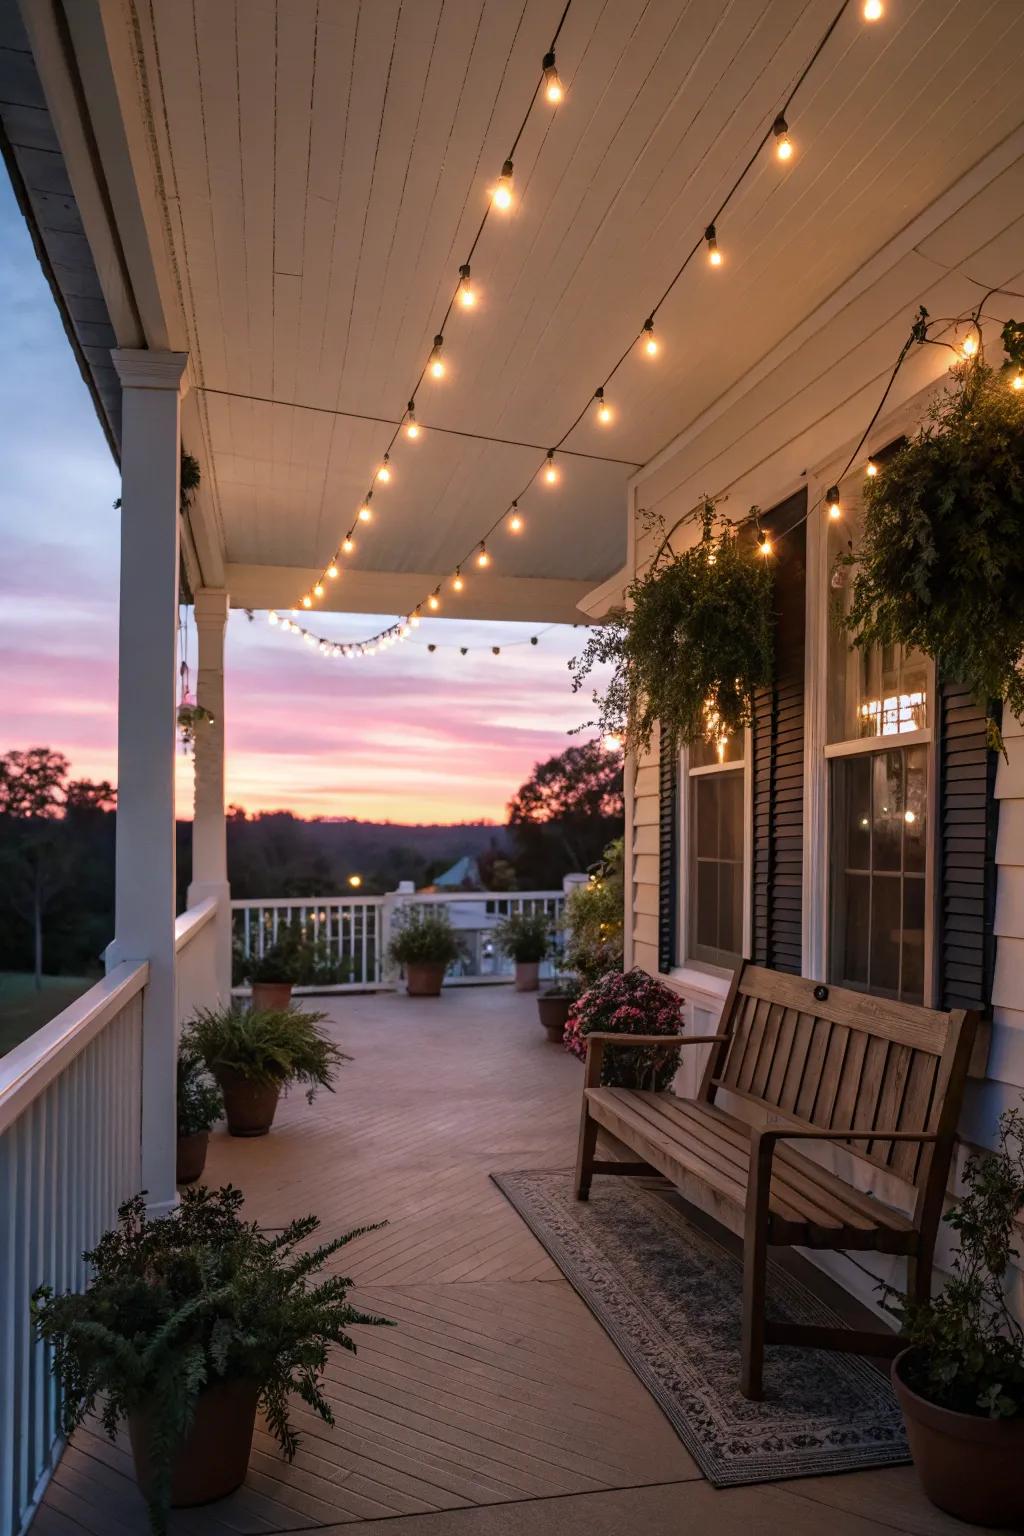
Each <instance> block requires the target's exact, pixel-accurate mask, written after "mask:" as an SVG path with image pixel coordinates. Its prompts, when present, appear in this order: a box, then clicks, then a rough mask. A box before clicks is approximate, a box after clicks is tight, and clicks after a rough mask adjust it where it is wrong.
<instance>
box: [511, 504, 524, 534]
mask: <svg viewBox="0 0 1024 1536" xmlns="http://www.w3.org/2000/svg"><path fill="white" fill-rule="evenodd" d="M508 526H509V531H510V532H512V533H522V531H523V519H522V517H521V516H520V513H519V503H518V502H517V501H514V502H513V503H512V516H511V517H510V518H509V520H508Z"/></svg>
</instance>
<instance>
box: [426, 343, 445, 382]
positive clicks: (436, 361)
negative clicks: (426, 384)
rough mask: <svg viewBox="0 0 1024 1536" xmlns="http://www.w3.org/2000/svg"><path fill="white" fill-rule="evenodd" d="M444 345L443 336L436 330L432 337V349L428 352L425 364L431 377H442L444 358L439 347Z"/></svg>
mask: <svg viewBox="0 0 1024 1536" xmlns="http://www.w3.org/2000/svg"><path fill="white" fill-rule="evenodd" d="M443 346H444V337H443V336H442V335H441V334H440V332H438V334H437V335H436V336H435V337H434V349H433V351H432V352H431V354H430V358H429V360H428V364H427V366H428V367H429V369H430V374H431V377H432V378H435V379H443V378H444V358H443V357H442V356H441V348H442V347H443Z"/></svg>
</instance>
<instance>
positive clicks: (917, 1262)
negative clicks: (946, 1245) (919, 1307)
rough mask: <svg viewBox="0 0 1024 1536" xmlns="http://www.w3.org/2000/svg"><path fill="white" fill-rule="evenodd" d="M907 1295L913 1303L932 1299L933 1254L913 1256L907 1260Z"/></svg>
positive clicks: (923, 1253) (925, 1253)
mask: <svg viewBox="0 0 1024 1536" xmlns="http://www.w3.org/2000/svg"><path fill="white" fill-rule="evenodd" d="M907 1295H908V1296H909V1297H910V1298H911V1300H912V1301H918V1302H925V1301H931V1299H932V1253H931V1250H930V1249H929V1250H928V1251H927V1252H922V1253H919V1254H911V1256H910V1258H908V1260H907Z"/></svg>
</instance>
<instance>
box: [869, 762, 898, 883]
mask: <svg viewBox="0 0 1024 1536" xmlns="http://www.w3.org/2000/svg"><path fill="white" fill-rule="evenodd" d="M871 766H872V770H873V771H872V785H871V821H872V826H871V831H872V846H873V858H872V865H873V867H874V868H875V869H899V867H900V860H901V857H902V847H903V753H902V752H875V753H874V754H873V756H872V760H871Z"/></svg>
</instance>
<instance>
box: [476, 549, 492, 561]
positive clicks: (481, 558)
mask: <svg viewBox="0 0 1024 1536" xmlns="http://www.w3.org/2000/svg"><path fill="white" fill-rule="evenodd" d="M476 563H477V565H479V566H487V565H490V563H491V557H490V555H489V554H488V553H487V545H486V544H481V545H480V553H479V554H478V555H477V557H476Z"/></svg>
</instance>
